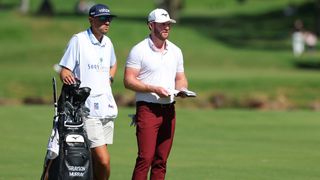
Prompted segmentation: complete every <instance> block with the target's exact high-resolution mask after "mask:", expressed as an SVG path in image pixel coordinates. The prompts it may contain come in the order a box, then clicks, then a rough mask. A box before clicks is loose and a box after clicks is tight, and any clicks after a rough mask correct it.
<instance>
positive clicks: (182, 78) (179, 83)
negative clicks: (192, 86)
mask: <svg viewBox="0 0 320 180" xmlns="http://www.w3.org/2000/svg"><path fill="white" fill-rule="evenodd" d="M175 86H176V87H175V89H177V90H182V89H188V81H187V78H186V75H185V74H184V72H178V73H177V74H176V79H175Z"/></svg>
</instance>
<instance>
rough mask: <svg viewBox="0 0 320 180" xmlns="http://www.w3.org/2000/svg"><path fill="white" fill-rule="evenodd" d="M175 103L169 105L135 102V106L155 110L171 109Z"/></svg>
mask: <svg viewBox="0 0 320 180" xmlns="http://www.w3.org/2000/svg"><path fill="white" fill-rule="evenodd" d="M175 103H176V102H173V103H169V104H160V103H151V102H145V101H138V102H136V104H137V106H142V105H146V106H149V107H155V108H171V107H173V106H174V104H175Z"/></svg>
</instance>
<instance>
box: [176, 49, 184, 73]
mask: <svg viewBox="0 0 320 180" xmlns="http://www.w3.org/2000/svg"><path fill="white" fill-rule="evenodd" d="M177 59H178V66H177V72H184V66H183V55H182V52H181V50H180V49H178V54H177Z"/></svg>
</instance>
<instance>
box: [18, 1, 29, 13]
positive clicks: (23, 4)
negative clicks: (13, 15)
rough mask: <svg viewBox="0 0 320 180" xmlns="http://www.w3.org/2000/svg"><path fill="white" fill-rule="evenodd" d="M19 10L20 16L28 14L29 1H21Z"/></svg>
mask: <svg viewBox="0 0 320 180" xmlns="http://www.w3.org/2000/svg"><path fill="white" fill-rule="evenodd" d="M19 9H20V12H21V13H22V14H26V13H28V12H29V0H21V1H20V8H19Z"/></svg>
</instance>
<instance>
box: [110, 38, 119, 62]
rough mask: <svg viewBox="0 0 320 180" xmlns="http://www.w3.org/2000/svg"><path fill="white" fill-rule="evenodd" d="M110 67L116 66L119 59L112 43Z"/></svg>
mask: <svg viewBox="0 0 320 180" xmlns="http://www.w3.org/2000/svg"><path fill="white" fill-rule="evenodd" d="M110 56H111V57H110V67H112V66H113V65H115V64H116V62H117V57H116V53H115V52H114V48H113V44H112V43H111V55H110Z"/></svg>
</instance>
